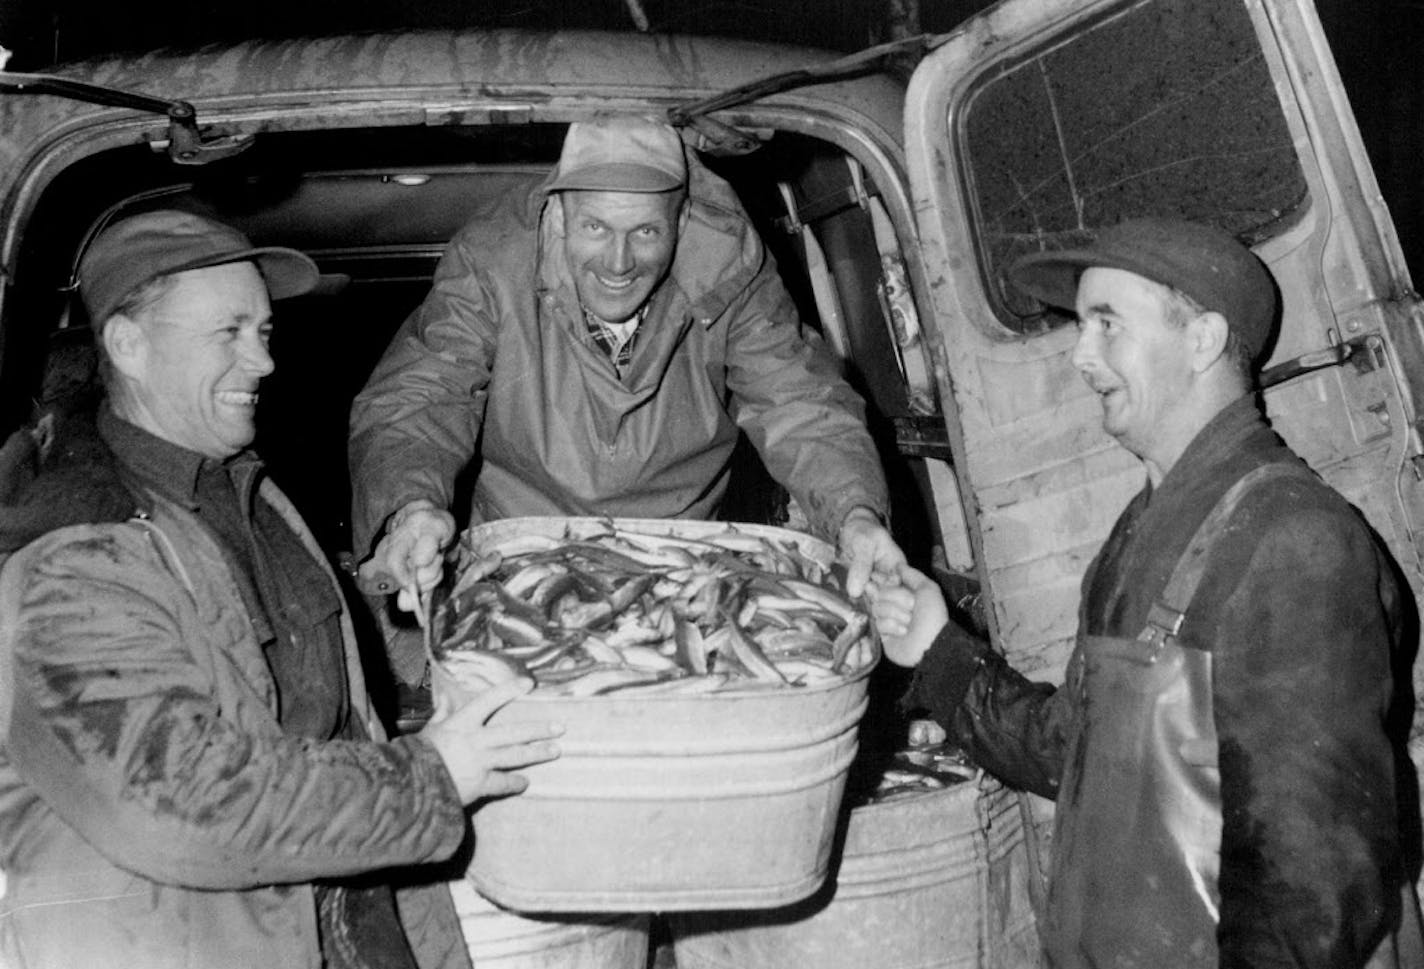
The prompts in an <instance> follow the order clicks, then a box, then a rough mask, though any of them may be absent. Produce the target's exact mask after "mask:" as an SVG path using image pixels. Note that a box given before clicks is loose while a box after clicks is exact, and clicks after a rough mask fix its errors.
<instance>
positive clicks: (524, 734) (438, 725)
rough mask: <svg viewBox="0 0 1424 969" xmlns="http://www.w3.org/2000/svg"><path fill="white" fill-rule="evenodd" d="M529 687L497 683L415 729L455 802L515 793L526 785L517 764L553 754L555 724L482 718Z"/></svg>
mask: <svg viewBox="0 0 1424 969" xmlns="http://www.w3.org/2000/svg"><path fill="white" fill-rule="evenodd" d="M533 687H534V684H533V683H532V682H531V681H530V680H525V679H520V680H511V681H509V682H505V683H501V684H499V685H498V686H494V687H491V688H490V689H488V690H486V691H484V692H483V693H481V694H479V695H478V696H476V697H475V698H474V699H472V700H471V701H470V702H468V703H466V704H465V705H464V706H462V707H459V708H458V709H455V710H453V711H450V712H445V711H443V710H438V711H436V715H435V717H433V718H432V719H431V721H430V722H429V723H427V724H426V725H425V728H424V729H423V730H421V732H420V736H421V737H423V738H424V739H425V740H427V741H428V742H429V743H430V745H431V746H433V747H434V748H435V752H436V753H438V754H439V755H440V759H441V760H442V761H444V763H445V769H446V770H448V771H449V772H450V777H451V779H452V780H454V782H455V789H456V790H458V791H459V792H460V801H461V803H464V804H473V803H474V802H475V801H478V800H480V799H481V798H487V797H502V796H504V795H507V794H518V793H520V792H521V791H523V790H524V789H525V788H526V787H528V786H529V779H528V778H527V777H525V776H524V775H523V774H520V773H518V772H517V769H518V768H520V767H528V766H530V765H531V764H542V763H544V762H545V761H549V760H553V759H554V758H556V757H558V756H559V745H558V744H556V743H554V742H553V738H555V737H558V736H559V735H561V734H562V733H563V732H564V729H563V727H562V726H560V725H558V724H554V723H530V722H524V723H507V724H490V723H487V722H486V721H488V720H489V718H490V717H491V716H493V715H494V712H495V711H496V710H498V709H499V708H500V707H502V706H504V705H505V704H506V703H508V702H509V701H510V700H513V699H514V698H515V697H517V696H522V695H523V694H525V693H528V692H529V691H530V690H531V689H533Z"/></svg>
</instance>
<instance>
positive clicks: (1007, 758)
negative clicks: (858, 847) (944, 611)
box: [900, 622, 1080, 798]
mask: <svg viewBox="0 0 1424 969" xmlns="http://www.w3.org/2000/svg"><path fill="white" fill-rule="evenodd" d="M1079 662H1080V660H1079V658H1078V655H1077V654H1076V653H1075V654H1074V656H1073V658H1072V660H1070V661H1069V664H1068V675H1069V677H1070V678H1071V677H1072V676H1073V673H1074V670H1076V669H1077V667H1078V664H1079ZM900 706H901V708H902V709H903V710H905V711H906V712H913V711H917V710H921V711H924V712H925V713H927V714H929V716H930V717H932V718H933V719H934V720H935V721H936V722H937V723H939V724H940V725H941V726H943V727H944V728H945V732H946V733H947V734H948V735H949V739H950V740H951V741H952V742H953V743H955V744H957V745H958V746H959V747H960V748H961V749H963V750H964V752H965V753H966V754H968V755H969V758H970V759H971V760H972V761H973V762H974V763H975V765H976V766H979V767H982V768H984V769H985V770H986V771H988V772H989V773H991V774H993V775H994V776H995V777H998V778H999V779H1000V780H1002V781H1004V782H1005V783H1007V784H1009V785H1011V786H1013V787H1017V788H1020V789H1022V790H1026V791H1031V792H1033V793H1034V794H1038V795H1041V796H1043V797H1047V798H1054V797H1057V795H1058V782H1059V779H1060V776H1061V775H1062V772H1063V757H1064V751H1065V750H1066V748H1067V744H1068V739H1069V737H1071V736H1072V732H1073V725H1074V722H1075V718H1076V716H1077V711H1076V708H1075V707H1074V706H1073V704H1072V703H1071V700H1070V691H1069V690H1067V689H1065V688H1058V689H1055V688H1054V687H1053V686H1051V685H1050V684H1047V683H1036V682H1033V681H1030V680H1029V679H1027V678H1026V677H1024V676H1023V675H1022V674H1020V673H1018V672H1017V671H1016V670H1014V669H1013V667H1011V666H1009V664H1008V662H1007V661H1006V660H1005V659H1004V658H1003V656H1001V655H999V654H998V653H996V652H994V651H993V649H991V648H990V646H989V644H988V643H986V642H984V641H983V640H981V639H978V638H977V637H975V636H972V635H970V634H969V633H967V632H965V631H964V630H962V629H960V628H959V626H957V625H956V624H955V623H954V622H950V623H949V624H948V625H946V626H945V628H944V629H943V630H942V631H941V632H940V634H939V636H938V637H937V638H936V639H935V641H934V643H933V644H932V645H931V646H930V648H929V650H928V651H927V652H926V653H925V655H924V658H923V659H921V660H920V664H919V666H918V667H916V669H915V673H914V676H913V677H912V678H911V680H910V686H909V688H908V690H907V691H906V693H905V696H904V698H903V699H901V701H900Z"/></svg>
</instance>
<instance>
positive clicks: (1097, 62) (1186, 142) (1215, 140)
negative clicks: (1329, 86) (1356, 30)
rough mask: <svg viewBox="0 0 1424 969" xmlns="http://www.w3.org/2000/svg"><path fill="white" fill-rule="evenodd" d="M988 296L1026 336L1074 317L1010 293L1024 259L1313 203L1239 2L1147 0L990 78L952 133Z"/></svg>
mask: <svg viewBox="0 0 1424 969" xmlns="http://www.w3.org/2000/svg"><path fill="white" fill-rule="evenodd" d="M956 130H958V131H959V132H960V135H959V136H960V137H961V138H962V139H963V142H964V144H963V146H962V150H961V152H960V157H961V158H962V159H963V163H964V169H963V177H965V178H966V179H967V181H968V184H969V187H970V193H971V196H972V198H973V199H974V203H975V206H974V211H975V213H976V225H975V235H976V238H977V244H978V246H979V249H980V265H981V266H982V267H983V270H984V272H985V274H986V280H985V282H986V289H987V290H988V292H989V293H991V294H992V298H993V299H995V301H996V304H997V305H996V310H997V312H998V315H999V318H1000V321H1001V322H1002V323H1003V324H1004V325H1005V326H1007V327H1008V328H1009V329H1010V330H1012V331H1013V332H1015V333H1017V334H1020V335H1029V334H1033V333H1037V332H1043V331H1046V330H1048V329H1051V328H1053V327H1055V326H1058V325H1062V324H1065V323H1068V322H1071V317H1070V316H1069V315H1067V314H1063V313H1060V312H1057V311H1051V310H1048V309H1047V308H1045V307H1043V306H1041V305H1040V304H1038V303H1037V302H1036V301H1034V300H1032V299H1030V298H1028V297H1026V296H1023V295H1022V294H1020V293H1018V292H1016V291H1015V290H1013V288H1012V287H1010V286H1008V285H1006V283H1005V277H1004V272H1003V270H1004V269H1005V267H1006V266H1008V265H1009V264H1011V263H1012V262H1013V260H1014V259H1015V258H1017V257H1018V256H1019V255H1021V254H1023V253H1025V252H1030V251H1037V250H1043V249H1059V248H1064V247H1066V246H1071V245H1077V244H1080V243H1082V242H1084V241H1086V240H1087V239H1088V238H1089V237H1091V236H1092V235H1093V234H1094V233H1095V231H1096V230H1097V229H1098V228H1099V227H1102V226H1106V225H1111V224H1113V223H1115V222H1117V221H1119V220H1121V219H1123V218H1127V217H1132V216H1138V215H1164V216H1175V217H1181V218H1189V219H1197V220H1202V221H1207V222H1212V223H1215V224H1217V225H1219V226H1221V227H1223V228H1225V229H1227V230H1229V231H1231V232H1234V233H1236V234H1237V236H1238V237H1240V238H1242V239H1243V240H1244V241H1247V242H1248V243H1250V242H1256V241H1259V240H1261V239H1263V238H1268V237H1270V236H1272V235H1275V234H1277V233H1278V232H1280V231H1282V230H1283V229H1284V228H1286V227H1287V226H1289V225H1290V224H1291V223H1292V222H1294V221H1295V220H1296V219H1297V218H1298V217H1299V216H1300V215H1301V214H1302V213H1304V211H1305V210H1306V208H1307V205H1308V198H1307V189H1306V183H1305V177H1304V175H1303V173H1302V172H1301V170H1300V166H1299V163H1298V162H1297V159H1296V154H1295V148H1294V146H1293V144H1292V142H1291V137H1290V133H1289V131H1288V130H1287V127H1286V121H1285V118H1284V116H1283V115H1282V109H1281V104H1280V101H1279V99H1278V98H1277V95H1276V91H1275V88H1274V86H1273V85H1272V82H1271V75H1270V71H1269V69H1268V65H1267V64H1266V63H1265V61H1264V59H1263V55H1262V53H1261V49H1260V45H1259V44H1258V43H1257V40H1256V35H1255V28H1254V26H1253V24H1252V22H1251V18H1250V14H1249V13H1248V11H1247V9H1246V7H1245V5H1244V4H1243V3H1242V2H1240V0H1221V2H1213V3H1201V2H1200V0H1146V2H1139V3H1134V4H1129V5H1125V6H1123V7H1120V8H1117V9H1116V10H1115V11H1113V12H1111V13H1109V14H1107V15H1105V16H1103V17H1101V18H1100V19H1098V20H1097V21H1095V22H1092V23H1090V24H1088V25H1086V26H1085V25H1079V26H1078V27H1077V28H1076V29H1075V31H1074V32H1073V33H1072V34H1071V35H1069V36H1067V37H1066V38H1065V37H1063V36H1062V35H1060V36H1058V37H1055V38H1053V39H1052V40H1051V41H1050V42H1049V43H1048V44H1047V45H1045V46H1043V47H1040V48H1039V49H1038V50H1035V51H1032V52H1030V53H1029V54H1028V55H1027V56H1025V57H1024V58H1022V59H1020V60H1017V61H1014V62H1011V63H1010V64H1009V65H1007V67H1006V68H1005V69H1004V70H1002V71H998V72H994V73H992V74H990V75H987V76H986V77H985V79H984V80H983V82H982V83H981V84H980V85H979V87H978V89H977V90H976V91H975V92H974V93H973V94H972V95H971V97H970V98H969V99H968V101H967V107H966V110H965V113H964V116H963V117H962V119H961V123H960V124H959V126H958V127H957V129H956Z"/></svg>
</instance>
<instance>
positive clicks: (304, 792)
mask: <svg viewBox="0 0 1424 969" xmlns="http://www.w3.org/2000/svg"><path fill="white" fill-rule="evenodd" d="M83 447H87V448H88V449H89V453H88V454H87V455H86V454H85V453H84V451H83ZM83 447H81V448H77V449H76V448H72V449H69V452H68V453H69V455H70V456H71V457H72V458H75V460H74V461H71V462H70V463H69V465H68V466H67V467H66V468H64V469H63V470H62V471H61V472H60V473H59V474H58V475H57V476H54V477H51V478H48V479H46V478H41V479H40V481H39V482H37V483H36V485H35V487H34V489H33V490H32V493H33V494H37V495H40V496H47V498H48V500H42V501H41V503H40V505H39V506H38V507H35V506H34V505H31V507H30V509H29V511H28V516H29V517H32V518H33V517H36V516H37V517H38V518H39V519H41V520H43V519H44V518H45V517H46V516H52V515H53V509H55V508H67V509H68V511H67V513H66V514H67V516H68V517H70V518H74V517H78V518H79V519H80V523H78V524H69V525H65V526H63V527H60V528H57V529H55V530H51V531H47V532H45V533H44V534H43V535H41V536H40V537H38V538H36V539H34V540H33V541H30V542H29V543H28V544H26V545H24V546H23V547H21V548H19V549H18V550H17V551H15V552H14V553H13V554H11V555H10V556H9V557H8V559H7V560H6V561H5V562H4V565H3V567H0V869H3V871H4V872H5V875H6V880H7V886H6V892H5V895H4V897H3V899H0V963H3V964H4V965H5V966H6V967H7V969H58V967H69V966H74V967H79V966H84V967H104V969H107V967H121V966H122V967H132V966H143V967H145V969H169V967H173V969H176V967H194V969H219V967H221V969H228V967H237V966H242V967H254V969H255V967H269V966H284V967H310V969H318V967H319V966H320V965H321V956H320V951H319V947H318V939H317V922H316V914H315V906H314V903H313V890H312V883H313V882H314V881H316V880H319V879H323V878H335V877H340V876H346V875H354V874H357V873H362V872H370V871H372V870H377V869H382V868H388V867H397V866H408V865H415V864H419V863H423V862H429V861H435V860H440V859H445V858H448V857H449V856H450V855H451V854H452V853H453V852H454V851H455V850H456V848H457V847H458V845H459V844H460V843H461V840H462V839H463V837H464V835H465V832H466V823H465V815H464V811H463V808H462V806H461V803H460V799H459V796H458V794H457V793H456V791H455V788H454V784H453V782H452V781H451V779H450V778H449V775H448V773H447V772H446V770H445V768H444V767H443V765H442V764H441V762H440V760H439V757H438V755H437V754H436V753H435V751H434V750H433V748H431V747H430V746H429V745H428V744H426V743H425V742H424V741H421V740H419V739H416V738H402V739H399V740H396V741H394V742H381V743H373V742H368V741H362V742H350V741H346V742H343V741H336V742H327V743H323V744H320V745H315V744H312V743H311V742H309V741H307V740H304V739H301V738H297V737H292V736H288V735H285V734H284V733H283V732H282V730H281V728H280V726H279V724H278V721H277V716H276V696H275V689H274V684H273V681H272V678H271V675H270V673H269V671H268V667H267V664H266V661H265V658H264V656H263V654H262V651H261V648H260V647H259V644H258V643H257V642H256V639H255V637H254V636H253V633H252V624H251V621H250V620H249V617H248V615H247V613H246V611H245V609H244V606H243V603H242V600H241V597H240V596H239V594H238V592H237V585H236V582H235V581H234V576H233V575H232V573H231V572H230V571H229V569H228V566H227V564H226V562H225V560H224V557H223V555H222V553H221V551H220V549H219V547H218V546H217V544H216V543H215V542H214V541H213V540H212V539H211V538H210V537H209V534H208V533H207V532H206V531H205V530H204V529H203V527H202V526H201V525H200V524H199V523H198V521H197V520H196V518H194V517H193V515H192V514H191V512H189V511H188V510H186V509H185V508H182V507H180V506H178V505H176V504H174V503H172V502H170V501H167V500H165V499H163V498H162V497H160V496H158V495H156V494H153V493H151V492H148V491H143V490H141V489H136V488H135V486H133V485H132V484H131V483H128V482H124V483H123V484H121V485H120V484H118V483H116V482H115V481H114V480H113V479H112V476H113V475H115V474H118V473H119V472H118V471H117V468H116V467H115V468H106V466H105V462H104V460H103V449H102V446H98V445H95V443H94V442H93V441H90V442H88V443H87V444H84V445H83ZM59 450H60V451H61V452H63V451H64V450H65V445H63V444H62V445H60V448H59ZM88 458H92V459H94V460H88ZM125 494H127V495H129V497H130V501H129V502H128V503H127V511H126V512H125V513H122V514H115V512H117V511H118V510H119V509H123V508H125V505H126V503H125V501H124V499H123V496H124V495H125ZM259 500H262V501H266V502H268V503H270V504H271V505H272V506H273V507H274V508H276V509H278V510H279V511H280V513H281V514H282V515H283V516H284V517H285V518H286V520H287V521H288V522H289V523H290V525H291V526H292V528H293V529H294V530H296V532H297V533H298V534H299V535H301V536H302V538H303V540H304V542H305V543H306V544H307V546H308V548H309V549H310V550H311V552H312V554H313V555H314V556H315V557H316V558H317V560H318V561H324V560H323V559H322V556H321V553H320V550H319V549H318V548H317V546H316V545H315V542H314V541H313V540H312V539H311V536H310V534H309V533H308V532H307V531H306V529H305V528H304V526H303V525H302V523H301V521H300V519H299V518H298V516H297V513H296V511H295V509H294V508H293V507H292V506H291V505H290V503H289V502H288V501H287V499H286V498H285V497H284V496H283V495H282V494H281V492H280V491H279V490H278V489H277V488H276V487H275V486H274V485H273V484H272V483H271V482H270V481H267V482H264V483H263V484H262V485H261V486H260V491H259ZM76 503H77V504H80V505H83V506H84V507H86V508H89V509H92V510H93V512H94V513H93V514H91V515H87V516H86V515H77V516H76V511H75V507H74V505H75V504H76ZM8 511H9V512H10V513H11V514H10V515H9V516H8V518H7V520H6V522H5V524H8V525H11V526H14V525H15V517H16V516H15V514H14V513H15V511H16V509H15V508H11V509H8ZM20 511H21V512H22V513H24V511H25V510H24V509H20ZM0 517H4V516H0ZM85 517H93V518H96V519H97V520H94V521H92V522H83V518H85ZM30 524H31V526H33V524H34V523H33V521H32V522H30ZM7 534H8V536H9V537H11V538H13V537H14V536H15V535H16V534H23V531H17V530H15V529H14V528H12V529H11V530H10V531H9V532H8V533H6V532H5V530H4V529H0V537H4V536H5V535H7ZM332 581H333V583H334V582H335V579H334V577H333V578H332ZM342 626H343V632H344V634H345V648H346V670H347V676H348V681H349V684H350V701H351V705H352V710H353V713H354V715H356V716H358V717H360V719H361V720H362V722H363V723H364V725H365V731H366V733H368V734H369V735H370V736H371V738H372V739H373V740H378V741H379V740H382V739H383V738H384V734H383V732H382V730H381V726H380V724H379V722H378V721H377V720H376V719H375V717H374V716H373V714H372V710H371V706H370V703H369V700H368V698H367V696H366V694H365V691H364V680H363V677H362V674H361V668H360V665H359V662H358V660H357V654H356V649H355V640H354V637H353V635H352V630H351V627H350V623H349V622H348V621H346V620H345V619H344V617H343V621H342ZM400 905H401V909H402V916H403V918H404V919H405V921H406V924H407V929H408V934H409V935H410V937H411V942H412V945H413V947H414V948H415V949H416V952H417V956H418V958H419V960H420V963H421V965H422V967H426V969H434V967H437V966H440V967H449V969H455V967H461V966H468V964H469V962H468V955H467V953H466V951H465V948H464V945H463V941H462V939H461V936H460V933H459V928H458V925H457V923H456V921H455V918H454V910H453V906H452V904H451V902H450V898H449V893H448V890H446V889H445V888H444V886H443V885H434V886H430V887H418V888H412V889H409V890H406V891H402V892H401V895H400Z"/></svg>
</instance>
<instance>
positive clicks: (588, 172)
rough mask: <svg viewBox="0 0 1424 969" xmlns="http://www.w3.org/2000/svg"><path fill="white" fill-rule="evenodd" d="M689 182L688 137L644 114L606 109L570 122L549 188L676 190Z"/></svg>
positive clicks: (563, 189)
mask: <svg viewBox="0 0 1424 969" xmlns="http://www.w3.org/2000/svg"><path fill="white" fill-rule="evenodd" d="M686 184H687V160H686V158H685V156H684V155H683V147H682V138H681V137H680V136H679V135H678V133H677V131H676V130H675V129H674V128H673V127H672V126H671V125H668V124H664V123H663V122H661V121H654V120H652V119H650V118H644V117H642V116H640V115H632V114H603V115H598V116H596V117H594V118H593V119H592V120H590V121H576V122H574V123H573V124H571V125H569V131H568V134H567V135H565V137H564V147H563V152H562V153H561V154H560V156H559V166H558V168H557V170H556V171H555V174H554V178H553V180H552V181H551V182H550V183H549V184H548V186H547V187H546V189H545V190H546V191H549V192H565V191H592V192H640V193H652V192H671V191H674V190H676V189H680V188H682V187H683V186H684V185H686Z"/></svg>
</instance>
